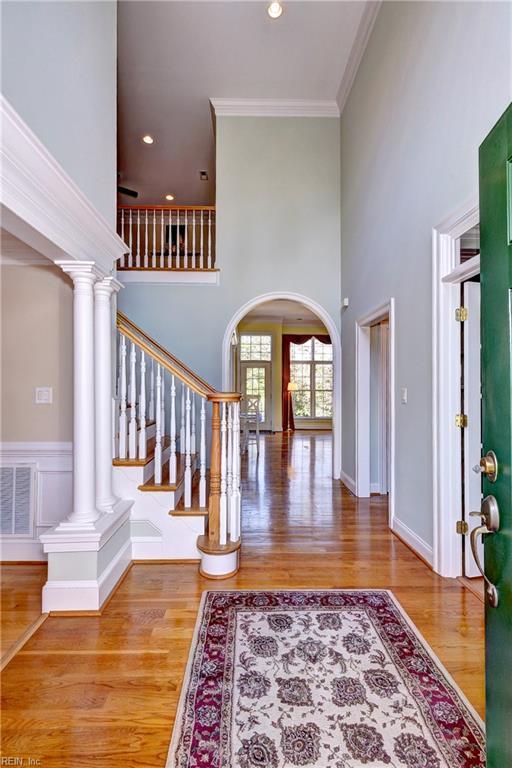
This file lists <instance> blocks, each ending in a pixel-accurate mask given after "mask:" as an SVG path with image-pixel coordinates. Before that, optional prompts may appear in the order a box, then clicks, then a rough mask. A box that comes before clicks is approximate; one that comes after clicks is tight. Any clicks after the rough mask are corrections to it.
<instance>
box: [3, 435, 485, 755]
mask: <svg viewBox="0 0 512 768" xmlns="http://www.w3.org/2000/svg"><path fill="white" fill-rule="evenodd" d="M253 449H254V446H250V447H249V458H247V455H246V456H245V457H244V462H243V547H242V565H241V568H240V571H239V573H238V574H237V575H236V576H234V577H232V578H230V579H227V580H226V581H224V582H212V581H208V580H207V579H205V578H202V577H201V576H199V574H198V570H197V565H196V564H191V565H183V564H155V565H152V564H135V565H134V566H133V568H132V569H131V570H130V571H129V573H128V574H127V576H126V578H125V580H124V582H123V584H122V585H121V587H120V588H119V590H118V591H117V593H116V594H115V596H114V598H113V599H112V601H111V602H110V603H109V605H108V606H107V608H106V609H105V611H104V613H103V615H102V616H100V617H85V618H78V617H74V618H63V617H51V616H50V618H48V619H47V621H46V622H45V623H44V624H43V626H42V627H41V628H40V629H39V630H38V632H37V633H36V634H35V635H34V636H33V637H32V638H31V639H30V640H29V641H28V643H27V644H26V645H25V646H24V648H23V650H22V651H21V652H19V653H18V654H17V656H16V657H15V658H14V659H13V660H12V661H11V662H10V664H9V665H8V666H7V668H6V669H5V672H4V675H3V681H2V682H3V684H2V696H3V698H4V701H3V707H2V709H3V712H2V726H3V738H2V741H3V751H2V754H3V756H8V755H16V756H22V757H29V756H31V757H32V758H35V759H40V760H41V765H43V766H45V768H46V767H47V766H73V768H91V767H92V766H95V767H97V766H105V768H111V766H114V765H123V766H124V767H126V768H135V767H136V766H137V767H138V768H140V766H164V765H165V760H166V756H167V749H168V745H169V741H170V737H171V731H172V725H173V721H174V716H175V711H176V706H177V702H178V699H179V693H180V688H181V682H182V678H183V672H184V669H185V664H186V661H187V657H188V652H189V647H190V642H191V638H192V633H193V629H194V624H195V620H196V615H197V609H198V606H199V601H200V598H201V593H202V591H203V590H204V589H226V588H241V589H279V588H282V589H287V588H309V589H312V588H313V589H314V588H321V589H323V588H336V587H338V588H340V587H380V588H386V589H391V590H392V591H393V592H394V594H395V596H396V597H397V599H398V600H399V601H400V603H401V604H402V606H403V608H404V609H405V610H406V612H407V613H408V614H409V616H410V617H411V619H412V621H413V622H414V623H415V624H416V626H417V627H418V629H419V630H420V632H422V634H423V635H424V637H425V639H426V641H427V642H428V643H429V644H430V645H431V646H432V648H433V650H434V652H435V653H437V654H438V656H439V658H440V659H441V661H442V662H443V663H444V664H445V666H446V667H447V669H448V671H449V672H450V673H451V674H452V675H453V677H454V678H455V680H456V682H457V683H458V684H459V685H460V686H461V688H462V689H463V691H464V692H465V693H466V695H467V696H468V698H469V699H470V701H471V702H472V704H473V705H474V706H475V707H476V709H477V710H478V711H479V712H480V713H481V714H483V711H484V635H483V614H484V611H483V604H482V603H481V601H480V600H479V599H478V598H477V597H475V596H474V595H473V594H472V593H471V592H470V591H468V590H467V589H465V588H464V587H463V585H462V584H460V583H459V582H458V581H457V580H456V579H442V578H440V577H439V576H437V575H436V574H435V573H433V572H432V571H431V570H430V569H429V568H428V567H427V566H426V565H424V563H422V562H421V560H419V559H418V558H417V557H415V555H414V554H413V553H412V552H411V551H410V550H409V549H408V548H407V547H406V546H405V545H404V544H402V543H401V542H400V541H399V540H398V539H397V538H396V537H395V536H393V535H392V534H391V533H390V531H389V529H388V527H387V501H386V499H385V498H381V497H378V496H377V497H372V498H371V499H363V500H358V499H356V498H355V497H354V496H352V495H351V494H350V493H349V492H348V491H347V490H346V489H345V488H344V487H343V486H341V485H340V484H339V483H338V482H333V481H332V480H331V479H330V467H331V439H330V435H329V434H328V433H295V435H294V436H293V437H289V436H288V435H286V434H285V435H276V436H264V437H262V438H261V449H260V456H259V458H258V459H256V456H255V452H254V450H253Z"/></svg>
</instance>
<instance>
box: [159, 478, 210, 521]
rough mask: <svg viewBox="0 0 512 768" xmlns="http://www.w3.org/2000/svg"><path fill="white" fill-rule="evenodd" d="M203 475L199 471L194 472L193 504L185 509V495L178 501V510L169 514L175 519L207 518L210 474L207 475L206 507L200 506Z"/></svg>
mask: <svg viewBox="0 0 512 768" xmlns="http://www.w3.org/2000/svg"><path fill="white" fill-rule="evenodd" d="M200 479H201V475H200V472H199V470H196V471H195V472H194V476H193V478H192V504H191V506H190V507H185V495H184V494H183V495H182V496H181V498H180V500H179V501H178V503H177V505H176V508H175V509H171V510H170V512H169V514H170V515H172V516H173V517H197V516H198V515H202V516H203V517H206V516H207V515H208V497H209V493H210V473H209V472H208V471H207V473H206V507H200V506H199V481H200Z"/></svg>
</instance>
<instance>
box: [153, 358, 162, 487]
mask: <svg viewBox="0 0 512 768" xmlns="http://www.w3.org/2000/svg"><path fill="white" fill-rule="evenodd" d="M161 418H162V374H161V370H160V365H159V364H158V363H157V366H156V433H155V472H154V475H155V485H161V484H162V432H161Z"/></svg>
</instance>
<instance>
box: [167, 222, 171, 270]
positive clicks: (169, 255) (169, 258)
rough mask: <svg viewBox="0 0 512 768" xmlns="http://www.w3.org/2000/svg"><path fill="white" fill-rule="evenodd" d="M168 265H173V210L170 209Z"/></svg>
mask: <svg viewBox="0 0 512 768" xmlns="http://www.w3.org/2000/svg"><path fill="white" fill-rule="evenodd" d="M167 266H168V267H169V269H171V267H172V210H169V253H168V254H167Z"/></svg>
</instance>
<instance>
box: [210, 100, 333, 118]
mask: <svg viewBox="0 0 512 768" xmlns="http://www.w3.org/2000/svg"><path fill="white" fill-rule="evenodd" d="M210 104H211V105H212V107H213V110H214V112H215V116H216V117H339V116H340V111H339V108H338V105H337V103H336V101H334V100H324V101H317V100H314V99H216V98H212V99H210Z"/></svg>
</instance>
